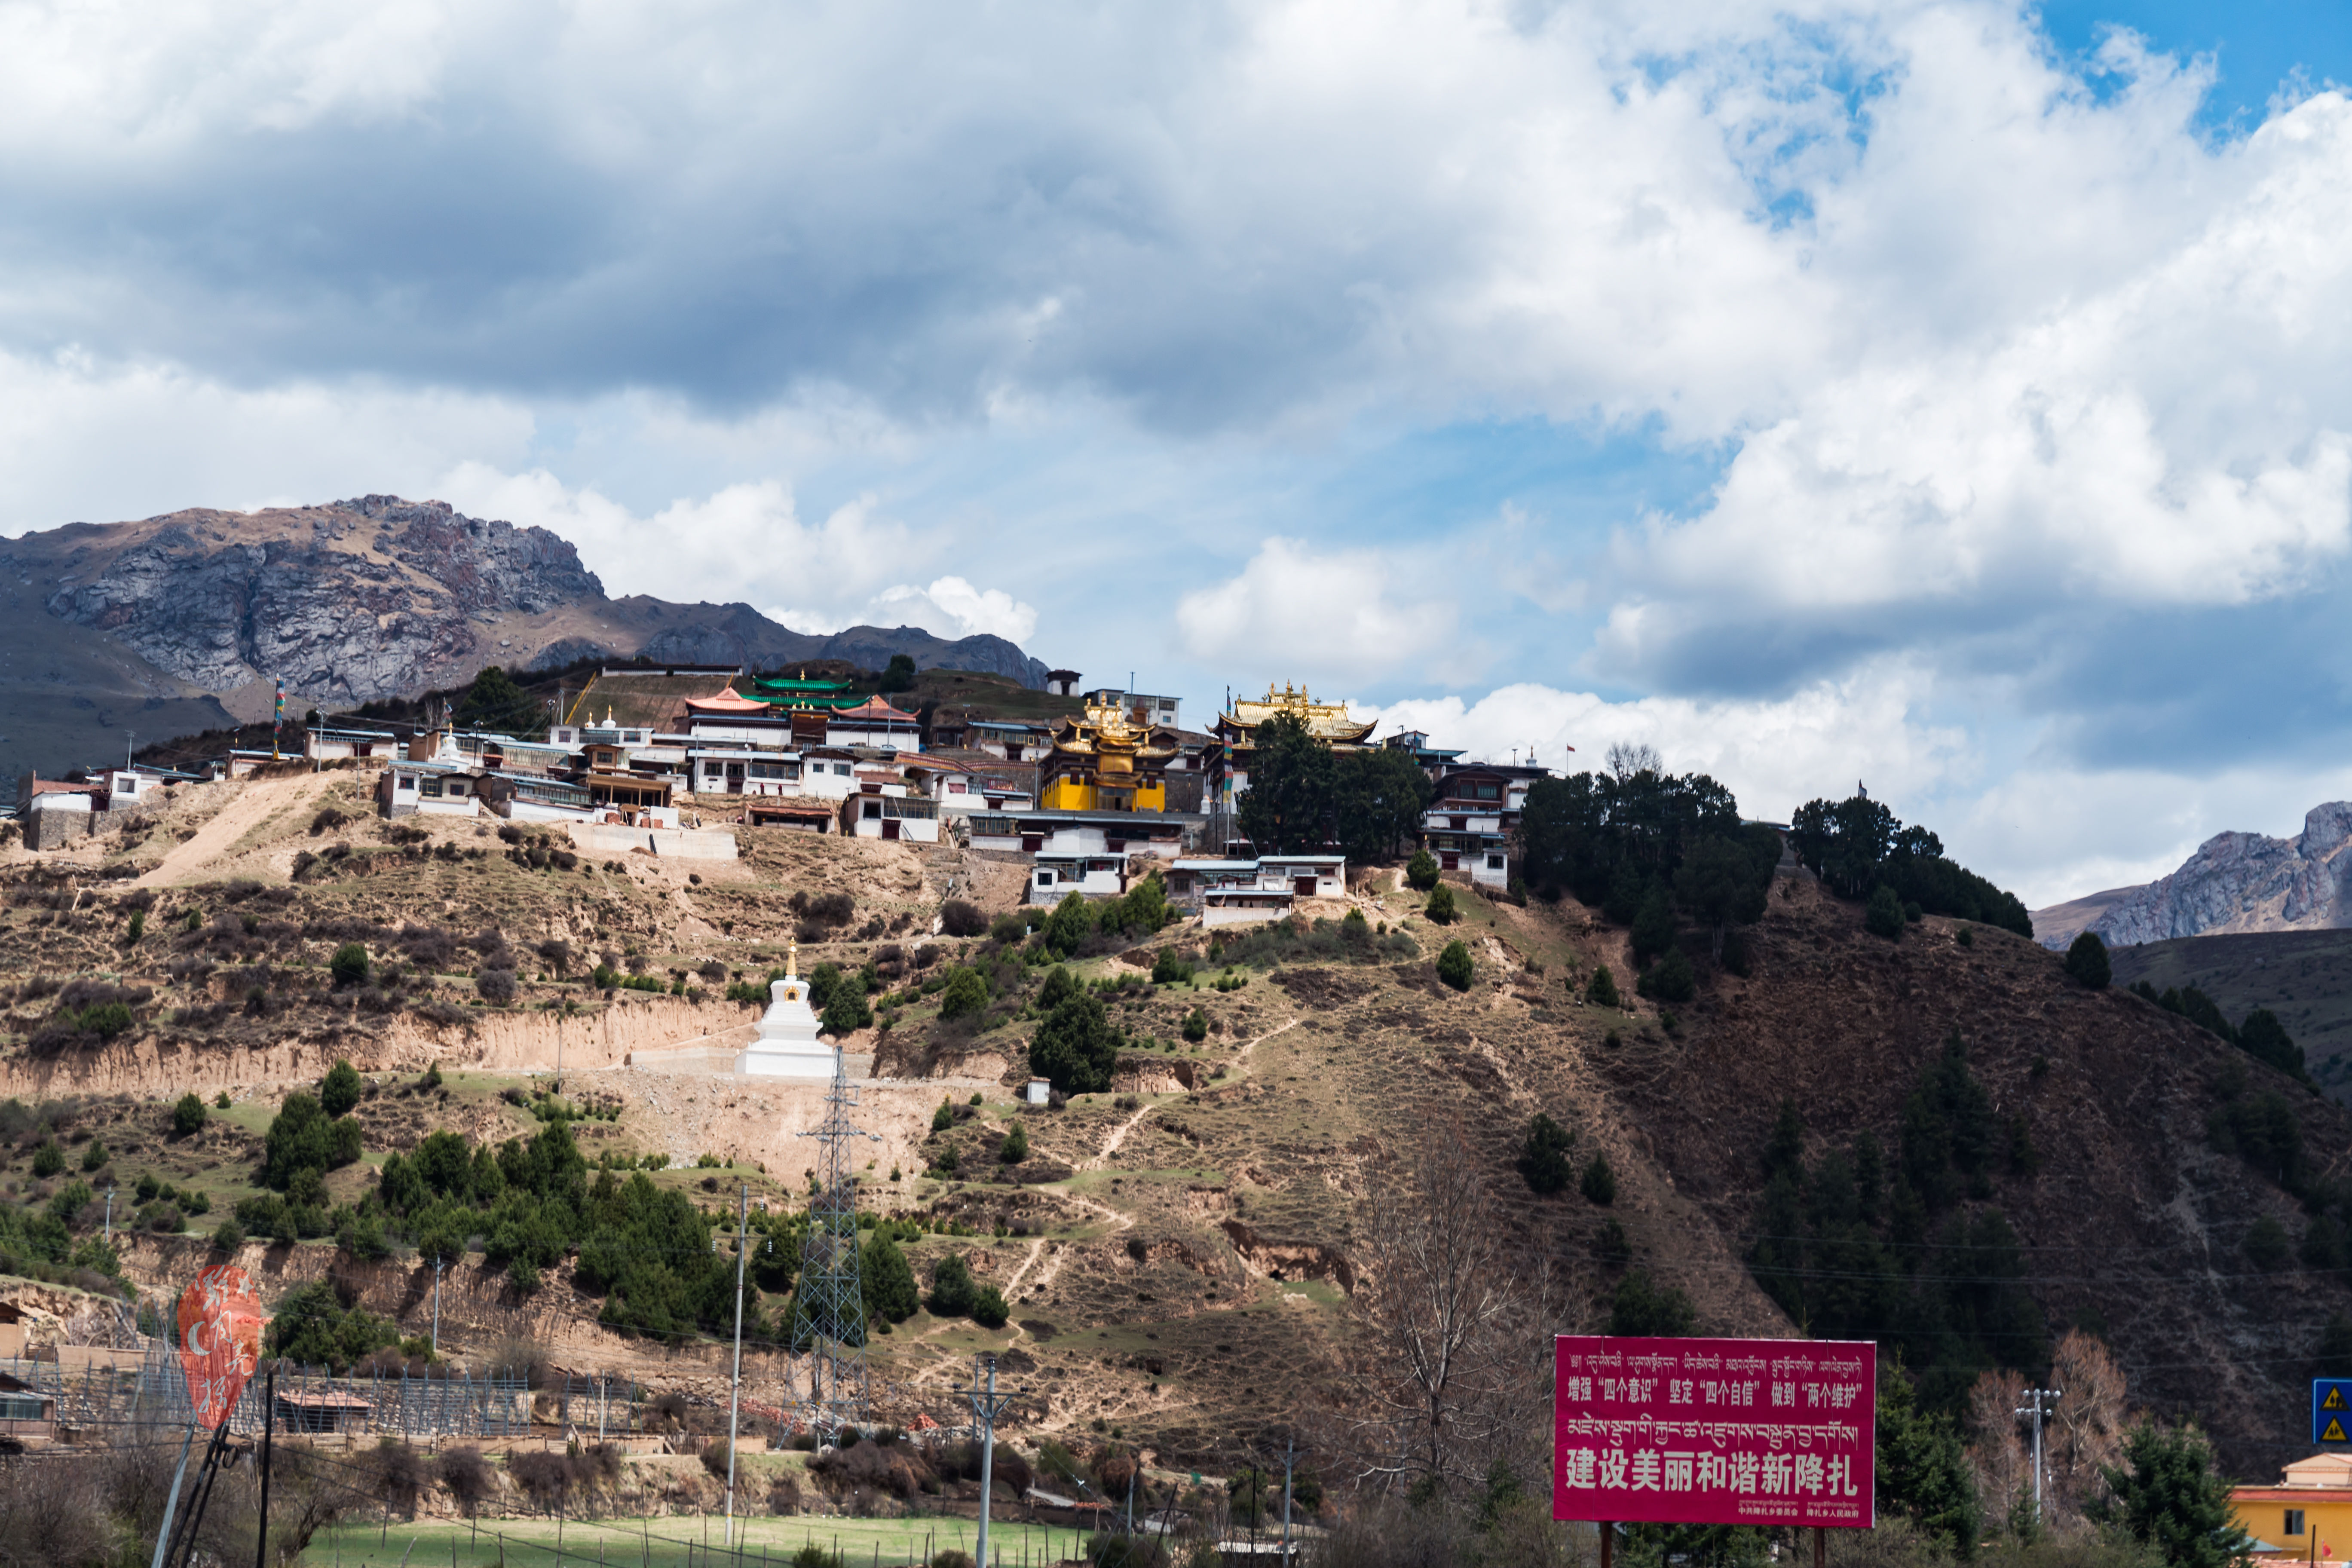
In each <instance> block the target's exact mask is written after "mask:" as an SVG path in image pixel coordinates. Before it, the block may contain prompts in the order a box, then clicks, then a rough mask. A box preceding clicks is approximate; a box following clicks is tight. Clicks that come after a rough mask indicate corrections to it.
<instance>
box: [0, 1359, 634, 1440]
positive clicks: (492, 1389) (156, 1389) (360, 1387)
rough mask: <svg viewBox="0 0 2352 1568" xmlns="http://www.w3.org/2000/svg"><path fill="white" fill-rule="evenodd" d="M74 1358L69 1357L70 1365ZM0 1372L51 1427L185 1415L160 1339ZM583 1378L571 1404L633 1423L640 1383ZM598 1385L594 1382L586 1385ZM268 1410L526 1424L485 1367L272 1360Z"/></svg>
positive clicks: (370, 1426) (363, 1425)
mask: <svg viewBox="0 0 2352 1568" xmlns="http://www.w3.org/2000/svg"><path fill="white" fill-rule="evenodd" d="M73 1363H79V1364H73ZM0 1377H5V1378H7V1379H9V1380H11V1381H12V1382H14V1383H15V1384H16V1386H17V1389H19V1390H21V1391H22V1393H23V1394H29V1395H32V1396H34V1397H36V1398H46V1399H47V1400H48V1401H51V1402H53V1404H52V1406H51V1415H53V1417H54V1419H55V1420H56V1423H57V1425H58V1427H59V1428H60V1429H61V1430H67V1431H74V1430H89V1429H92V1428H98V1427H114V1426H131V1425H135V1424H142V1423H163V1424H167V1425H169V1424H179V1425H185V1424H186V1422H187V1421H188V1419H189V1416H190V1415H191V1410H190V1406H189V1401H188V1384H187V1378H186V1375H185V1374H184V1373H183V1371H182V1370H181V1367H180V1364H179V1358H178V1357H177V1356H175V1355H173V1353H172V1350H171V1347H170V1346H169V1345H167V1344H165V1343H164V1342H162V1341H160V1340H153V1341H150V1342H148V1344H147V1345H146V1346H145V1348H144V1350H143V1352H110V1351H105V1350H95V1351H82V1352H79V1354H77V1353H76V1352H75V1351H74V1350H70V1349H69V1350H67V1351H64V1352H60V1353H59V1358H58V1359H57V1360H44V1361H25V1360H5V1359H0ZM566 1381H567V1382H573V1381H577V1382H584V1383H587V1384H589V1385H590V1386H589V1387H588V1388H587V1389H585V1390H583V1391H582V1396H583V1403H582V1404H581V1405H579V1406H578V1407H579V1408H583V1410H585V1411H586V1413H587V1414H588V1415H589V1418H590V1419H591V1420H592V1421H593V1420H595V1419H597V1418H599V1417H602V1418H603V1419H604V1421H605V1422H606V1423H608V1426H609V1424H611V1423H614V1422H615V1421H616V1420H617V1421H619V1422H622V1423H625V1425H622V1426H619V1427H618V1428H617V1429H619V1430H622V1431H625V1432H635V1431H640V1430H642V1429H643V1420H644V1416H643V1414H642V1413H643V1410H644V1408H645V1405H646V1400H645V1398H644V1391H643V1390H642V1389H641V1388H639V1387H637V1386H636V1385H635V1384H627V1383H622V1382H616V1381H613V1380H593V1379H583V1380H566ZM599 1383H601V1384H603V1386H602V1387H601V1388H600V1387H598V1386H596V1385H597V1384H599ZM269 1397H271V1395H270V1394H269V1392H268V1387H267V1380H265V1379H263V1378H260V1377H256V1378H254V1379H252V1380H251V1381H250V1382H248V1383H247V1384H246V1386H245V1392H244V1394H242V1395H240V1396H239V1398H238V1400H237V1402H236V1407H235V1408H234V1409H233V1410H232V1411H231V1412H230V1415H229V1430H230V1431H231V1432H233V1433H236V1434H238V1435H250V1434H254V1433H257V1432H259V1431H260V1430H261V1429H262V1427H263V1426H265V1425H266V1424H267V1423H268V1421H269V1419H270V1417H271V1415H272V1414H273V1413H272V1412H270V1411H268V1410H267V1409H266V1408H265V1407H264V1405H263V1401H264V1400H265V1399H267V1398H269ZM275 1398H276V1400H277V1405H278V1408H277V1410H276V1411H275V1413H274V1414H275V1415H276V1417H277V1422H278V1430H279V1431H281V1432H310V1433H329V1432H347V1433H353V1434H360V1435H365V1436H394V1437H406V1438H414V1439H422V1440H425V1441H427V1442H431V1441H436V1440H438V1439H440V1438H443V1437H501V1436H518V1435H521V1434H525V1433H528V1432H530V1430H531V1427H532V1425H533V1421H532V1416H533V1404H532V1401H533V1394H532V1391H531V1389H530V1384H528V1383H527V1382H526V1381H525V1380H524V1379H523V1378H521V1377H520V1376H511V1375H499V1374H497V1373H492V1374H490V1375H488V1376H485V1377H473V1376H468V1375H465V1374H459V1375H457V1376H451V1377H414V1376H411V1375H409V1374H408V1373H406V1372H402V1373H399V1374H398V1375H396V1376H395V1375H389V1374H384V1373H366V1374H359V1375H345V1376H341V1377H338V1376H334V1375H332V1374H331V1373H328V1372H327V1371H326V1370H325V1369H324V1368H322V1367H303V1366H298V1365H294V1364H292V1363H279V1366H278V1382H277V1389H276V1394H275ZM560 1400H561V1405H562V1408H564V1409H567V1410H569V1409H572V1408H574V1407H575V1401H574V1396H573V1394H572V1390H570V1389H569V1388H566V1389H565V1390H564V1391H563V1392H562V1394H561V1395H560Z"/></svg>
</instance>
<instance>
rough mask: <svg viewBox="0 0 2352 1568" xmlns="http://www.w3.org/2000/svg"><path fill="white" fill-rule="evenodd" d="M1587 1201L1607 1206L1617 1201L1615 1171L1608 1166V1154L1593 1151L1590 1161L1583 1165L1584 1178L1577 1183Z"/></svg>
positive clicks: (1603, 1206)
mask: <svg viewBox="0 0 2352 1568" xmlns="http://www.w3.org/2000/svg"><path fill="white" fill-rule="evenodd" d="M1578 1186H1579V1189H1580V1191H1582V1193H1583V1194H1584V1195H1585V1198H1586V1200H1587V1201H1589V1202H1591V1203H1596V1204H1599V1205H1601V1207H1602V1208H1607V1207H1608V1206H1609V1205H1611V1204H1613V1203H1615V1202H1616V1201H1617V1173H1616V1172H1614V1171H1612V1170H1611V1169H1610V1168H1609V1156H1608V1155H1606V1154H1603V1153H1601V1152H1600V1151H1599V1150H1595V1151H1593V1154H1592V1163H1591V1164H1589V1165H1587V1166H1585V1167H1584V1179H1583V1180H1582V1181H1581V1182H1580V1183H1579V1184H1578Z"/></svg>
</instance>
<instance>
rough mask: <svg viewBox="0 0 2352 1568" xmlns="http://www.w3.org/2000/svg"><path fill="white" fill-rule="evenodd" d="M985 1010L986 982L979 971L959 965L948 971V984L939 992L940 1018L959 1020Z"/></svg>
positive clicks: (986, 998)
mask: <svg viewBox="0 0 2352 1568" xmlns="http://www.w3.org/2000/svg"><path fill="white" fill-rule="evenodd" d="M987 1010H988V981H987V980H986V979H985V978H984V977H983V976H982V974H981V973H980V971H979V970H977V969H973V968H971V966H970V965H968V964H961V963H960V964H958V965H956V967H955V968H954V969H952V970H950V971H949V972H948V983H947V984H946V985H945V986H944V987H943V988H942V989H941V990H940V1017H941V1018H942V1019H947V1018H961V1017H966V1016H970V1015H971V1014H974V1013H984V1012H986V1011H987Z"/></svg>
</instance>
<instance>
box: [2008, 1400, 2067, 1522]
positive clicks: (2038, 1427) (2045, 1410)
mask: <svg viewBox="0 0 2352 1568" xmlns="http://www.w3.org/2000/svg"><path fill="white" fill-rule="evenodd" d="M2065 1396H2066V1391H2065V1390H2064V1389H2063V1388H2029V1389H2027V1390H2026V1391H2025V1397H2026V1398H2027V1399H2028V1400H2029V1401H2031V1403H2030V1404H2028V1405H2021V1406H2019V1408H2018V1411H2017V1414H2018V1415H2024V1416H2030V1417H2031V1418H2032V1422H2033V1522H2034V1523H2036V1524H2040V1523H2041V1522H2042V1417H2044V1416H2045V1415H2049V1414H2050V1410H2049V1406H2050V1405H2054V1404H2056V1403H2057V1402H2058V1401H2059V1400H2061V1399H2063V1398H2064V1397H2065ZM2045 1401H2047V1402H2048V1403H2047V1404H2045V1403H2044V1402H2045Z"/></svg>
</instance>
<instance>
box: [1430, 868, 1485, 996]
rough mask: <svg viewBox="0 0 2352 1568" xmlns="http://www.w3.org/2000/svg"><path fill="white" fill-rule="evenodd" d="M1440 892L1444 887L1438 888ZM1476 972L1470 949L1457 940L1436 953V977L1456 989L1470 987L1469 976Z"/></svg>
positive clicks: (1462, 989)
mask: <svg viewBox="0 0 2352 1568" xmlns="http://www.w3.org/2000/svg"><path fill="white" fill-rule="evenodd" d="M1438 890H1439V891H1440V892H1443V891H1444V889H1438ZM1474 973H1476V970H1475V966H1474V965H1473V964H1472V963H1471V962H1470V950H1469V949H1468V948H1466V947H1465V946H1463V945H1462V943H1461V942H1459V941H1454V942H1447V943H1446V944H1445V951H1444V952H1441V953H1439V954H1438V955H1437V977H1438V978H1439V979H1440V980H1443V981H1444V982H1445V984H1448V985H1451V986H1453V987H1454V989H1455V990H1456V991H1467V990H1469V989H1470V979H1471V976H1472V975H1473V974H1474Z"/></svg>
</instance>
